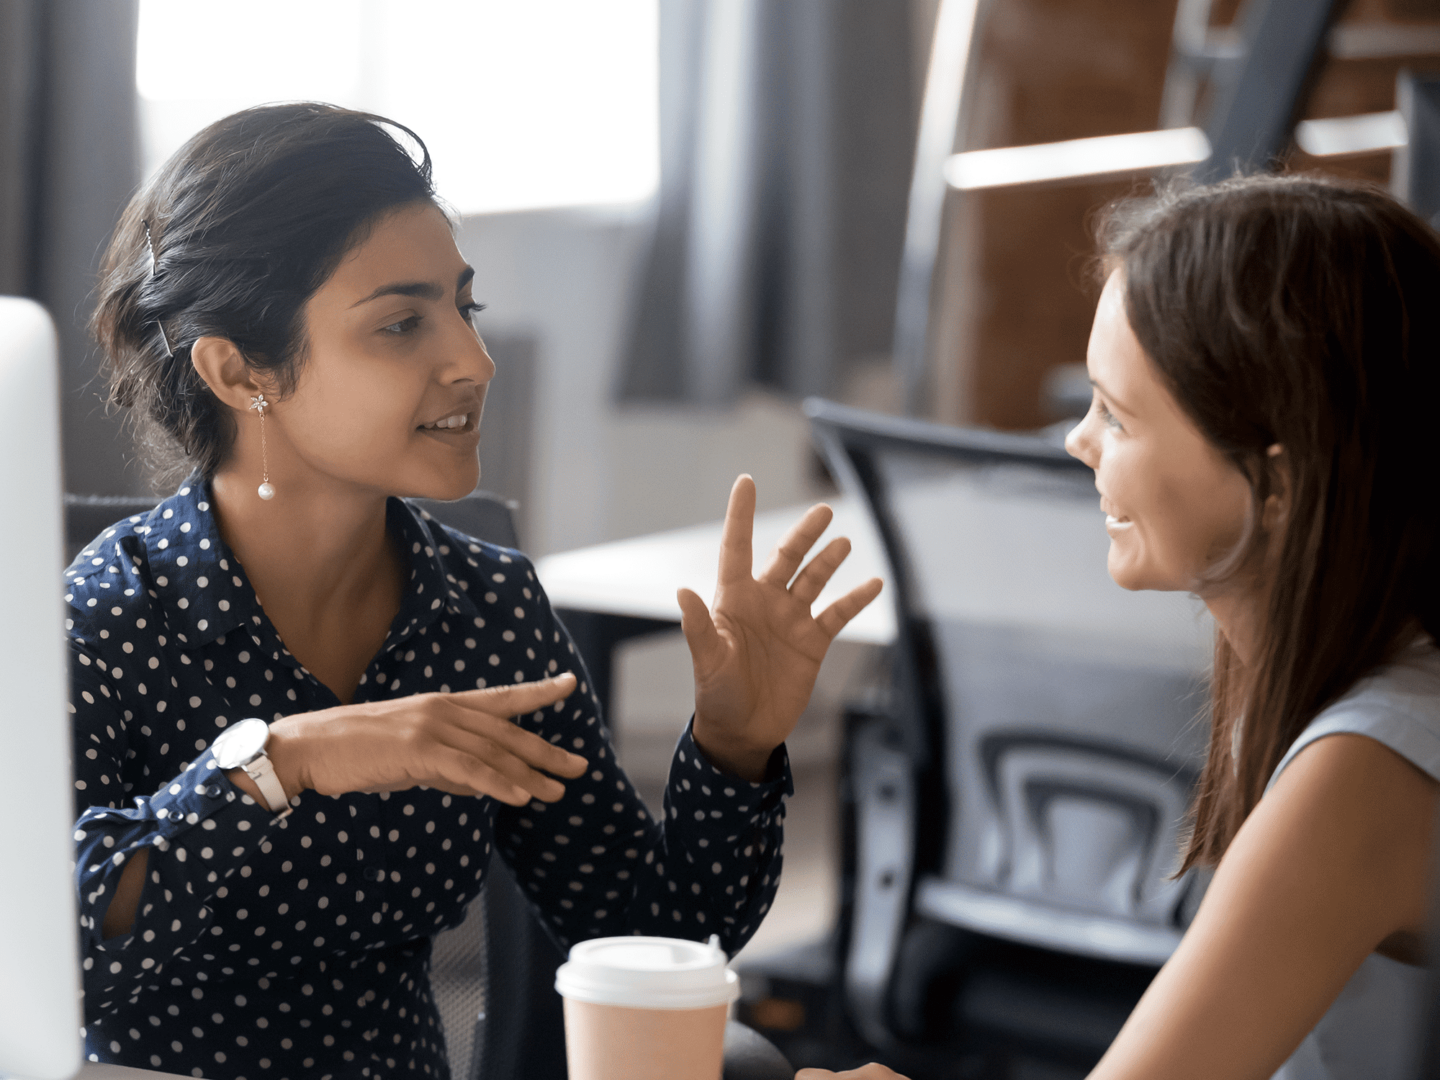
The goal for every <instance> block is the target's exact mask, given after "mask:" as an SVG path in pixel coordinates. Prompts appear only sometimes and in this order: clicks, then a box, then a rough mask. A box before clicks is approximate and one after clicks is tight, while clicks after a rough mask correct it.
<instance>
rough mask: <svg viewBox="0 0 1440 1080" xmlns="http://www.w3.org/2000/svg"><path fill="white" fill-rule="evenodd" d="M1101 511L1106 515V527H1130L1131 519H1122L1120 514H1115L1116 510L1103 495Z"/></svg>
mask: <svg viewBox="0 0 1440 1080" xmlns="http://www.w3.org/2000/svg"><path fill="white" fill-rule="evenodd" d="M1100 509H1101V510H1102V511H1103V512H1104V514H1105V524H1106V525H1128V524H1129V523H1130V519H1129V518H1128V517H1121V516H1120V515H1119V514H1117V513H1115V508H1114V507H1113V506H1111V505H1110V502H1109V500H1108V499H1106V498H1105V497H1104V496H1103V495H1102V496H1101V497H1100Z"/></svg>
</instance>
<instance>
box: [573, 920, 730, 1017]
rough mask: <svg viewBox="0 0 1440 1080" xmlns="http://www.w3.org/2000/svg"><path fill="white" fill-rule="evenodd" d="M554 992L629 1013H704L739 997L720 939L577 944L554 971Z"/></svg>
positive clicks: (631, 939)
mask: <svg viewBox="0 0 1440 1080" xmlns="http://www.w3.org/2000/svg"><path fill="white" fill-rule="evenodd" d="M555 989H556V990H558V991H560V993H561V994H562V995H564V996H565V997H567V998H570V999H571V1000H573V1001H588V1002H590V1003H592V1004H595V1005H623V1006H626V1007H628V1008H632V1009H704V1008H708V1007H709V1006H712V1005H728V1004H729V1003H730V1002H732V1001H734V1000H735V999H736V998H738V997H739V996H740V980H739V979H738V978H737V977H736V975H735V973H734V972H733V971H731V970H730V969H729V968H727V967H726V966H725V952H724V950H723V949H721V948H720V939H719V938H718V937H715V936H711V938H710V940H709V941H708V942H706V943H704V944H702V943H700V942H698V941H686V940H685V939H683V938H667V937H608V938H595V939H593V940H591V941H582V942H580V943H579V944H578V945H573V946H571V948H570V959H569V960H568V961H567V962H566V963H563V964H561V965H560V967H559V969H558V970H556V972H555Z"/></svg>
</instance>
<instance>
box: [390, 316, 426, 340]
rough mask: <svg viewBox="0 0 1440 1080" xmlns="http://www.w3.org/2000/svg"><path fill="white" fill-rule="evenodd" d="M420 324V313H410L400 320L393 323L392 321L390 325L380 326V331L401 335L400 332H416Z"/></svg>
mask: <svg viewBox="0 0 1440 1080" xmlns="http://www.w3.org/2000/svg"><path fill="white" fill-rule="evenodd" d="M419 325H420V316H419V315H409V316H406V317H405V318H403V319H401V320H400V321H399V322H393V323H391V324H390V325H389V326H383V327H381V328H380V332H381V333H382V334H396V335H400V334H411V333H414V332H415V330H416V328H417V327H419Z"/></svg>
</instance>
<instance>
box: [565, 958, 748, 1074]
mask: <svg viewBox="0 0 1440 1080" xmlns="http://www.w3.org/2000/svg"><path fill="white" fill-rule="evenodd" d="M555 989H556V990H558V991H560V994H561V995H562V996H563V997H564V999H565V1053H566V1056H567V1058H568V1059H569V1063H570V1080H719V1077H720V1071H721V1068H722V1064H723V1060H724V1043H725V1019H726V1015H727V1014H728V1012H729V1009H730V1003H731V1002H733V1001H734V1000H735V999H736V998H737V997H739V996H740V983H739V980H738V979H737V978H736V976H735V973H734V972H733V971H731V970H729V969H728V968H727V967H726V966H725V953H724V952H723V951H722V950H721V948H720V942H719V938H716V937H712V938H711V939H710V941H709V943H708V944H701V943H699V942H695V941H686V940H683V939H681V938H661V937H613V938H596V939H595V940H593V941H582V942H581V943H580V944H578V945H576V946H574V947H573V948H571V950H570V959H569V961H568V962H566V963H564V964H562V965H560V968H559V970H557V971H556V972H555Z"/></svg>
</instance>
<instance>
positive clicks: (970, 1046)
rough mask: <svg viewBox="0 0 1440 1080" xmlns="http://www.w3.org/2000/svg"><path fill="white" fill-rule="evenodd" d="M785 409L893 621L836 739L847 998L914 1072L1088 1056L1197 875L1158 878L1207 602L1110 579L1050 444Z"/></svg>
mask: <svg viewBox="0 0 1440 1080" xmlns="http://www.w3.org/2000/svg"><path fill="white" fill-rule="evenodd" d="M806 413H807V415H808V416H809V417H810V420H811V424H812V430H813V433H814V435H815V438H816V441H817V443H818V444H819V447H820V449H821V452H822V454H823V455H824V457H825V460H826V462H827V463H828V465H829V466H830V468H831V471H832V472H833V473H834V475H835V476H836V477H837V479H838V480H839V482H840V483H841V486H842V487H843V488H844V489H845V490H846V491H848V492H850V493H852V494H854V495H855V496H857V497H859V498H862V499H864V500H865V502H866V503H867V505H868V506H869V508H870V510H871V512H872V514H873V516H874V518H875V522H876V525H877V529H878V532H879V533H880V536H881V537H882V540H883V542H884V545H885V548H886V552H887V555H888V557H889V560H890V563H891V567H892V575H891V580H890V581H889V582H887V593H888V594H889V596H890V601H891V602H893V603H895V604H896V606H897V609H898V614H899V619H898V625H899V628H900V633H899V641H898V643H897V646H896V648H895V651H894V657H893V685H892V687H891V688H890V693H889V695H888V704H887V705H885V707H883V708H881V709H877V710H873V711H872V712H871V713H870V714H869V715H866V714H863V713H862V714H859V715H857V717H856V718H855V720H854V722H853V723H852V724H851V725H850V730H849V732H848V736H847V750H846V761H845V768H846V770H847V778H846V782H847V788H848V795H849V798H850V799H851V801H852V805H853V822H852V823H851V835H852V836H853V851H852V852H851V854H850V859H851V864H852V865H851V872H850V873H849V874H848V875H847V878H848V880H849V883H850V884H849V886H848V888H849V890H850V892H849V895H848V896H846V897H845V898H844V899H843V900H842V911H844V912H845V913H846V916H845V917H846V925H844V926H842V927H841V928H840V929H841V933H840V936H839V948H840V950H841V955H840V957H839V958H838V959H839V964H838V978H839V980H840V981H841V982H842V984H843V991H842V992H843V1000H844V1007H845V1010H846V1012H847V1013H848V1015H849V1018H850V1021H851V1022H852V1024H853V1026H854V1028H855V1029H856V1030H857V1031H858V1032H859V1033H860V1034H861V1035H862V1036H863V1037H864V1039H865V1040H866V1041H867V1042H868V1043H869V1044H870V1045H871V1046H872V1047H875V1048H876V1049H877V1050H879V1051H881V1053H882V1056H887V1057H888V1058H889V1059H890V1060H891V1061H894V1062H897V1063H899V1064H900V1065H902V1066H904V1067H905V1068H909V1069H913V1070H914V1073H915V1074H921V1075H923V1074H925V1073H926V1072H927V1071H928V1072H931V1074H934V1073H937V1072H941V1071H943V1070H944V1065H943V1062H945V1061H947V1060H951V1061H953V1059H954V1057H955V1056H956V1055H957V1054H966V1055H970V1056H971V1057H973V1056H974V1055H975V1054H977V1053H979V1054H982V1055H983V1054H985V1053H992V1052H993V1053H997V1054H1004V1053H1012V1052H1013V1053H1023V1054H1025V1055H1031V1056H1037V1055H1038V1056H1040V1057H1042V1058H1046V1059H1048V1060H1053V1061H1055V1062H1056V1063H1062V1064H1064V1063H1068V1064H1069V1065H1070V1066H1072V1067H1074V1068H1077V1069H1078V1068H1083V1067H1086V1066H1087V1065H1088V1064H1093V1063H1094V1061H1095V1060H1098V1057H1099V1055H1100V1054H1101V1053H1102V1052H1103V1051H1104V1048H1105V1047H1106V1046H1107V1045H1108V1044H1109V1042H1110V1041H1111V1040H1112V1039H1113V1037H1114V1035H1115V1033H1116V1032H1117V1031H1118V1030H1119V1027H1120V1024H1121V1023H1122V1022H1123V1021H1124V1018H1125V1017H1126V1016H1127V1015H1128V1013H1129V1011H1130V1009H1131V1007H1133V1005H1134V1002H1135V1001H1136V1000H1137V999H1138V997H1139V995H1140V993H1141V992H1143V990H1144V987H1145V986H1146V985H1147V984H1148V982H1149V979H1150V977H1151V976H1152V975H1153V974H1154V972H1155V970H1157V969H1158V967H1159V966H1160V964H1162V963H1163V962H1164V960H1165V959H1166V958H1167V957H1168V956H1169V955H1170V953H1171V951H1173V949H1174V947H1175V946H1176V944H1178V942H1179V940H1180V936H1181V934H1182V932H1183V930H1184V928H1185V926H1186V925H1187V924H1188V921H1189V918H1190V916H1191V914H1192V913H1193V911H1194V908H1195V906H1196V904H1197V903H1198V900H1199V895H1200V892H1201V891H1202V885H1203V882H1201V881H1200V880H1199V879H1197V877H1196V876H1195V875H1192V874H1187V875H1186V876H1185V877H1183V878H1181V879H1179V880H1174V881H1172V880H1170V879H1169V874H1170V873H1171V872H1172V870H1173V869H1174V867H1175V864H1176V862H1177V845H1178V835H1177V830H1178V828H1179V827H1180V825H1181V822H1182V820H1183V817H1184V814H1185V811H1186V808H1187V805H1188V802H1189V798H1190V794H1191V789H1192V786H1193V784H1194V782H1195V779H1196V777H1197V775H1198V771H1199V767H1200V765H1201V764H1202V762H1203V752H1204V745H1203V742H1204V730H1205V728H1204V724H1203V723H1197V722H1196V720H1197V713H1198V712H1199V711H1200V710H1201V709H1202V707H1203V705H1204V702H1205V700H1206V698H1205V694H1204V687H1205V681H1206V677H1207V671H1208V667H1209V658H1210V639H1211V632H1210V624H1209V620H1208V615H1207V614H1206V613H1205V612H1204V610H1203V608H1202V607H1201V606H1200V605H1199V603H1198V601H1195V600H1194V599H1193V598H1190V597H1188V596H1184V595H1180V594H1166V593H1127V592H1125V591H1124V590H1122V589H1120V588H1119V587H1118V586H1116V585H1115V584H1114V583H1113V582H1112V581H1111V580H1110V578H1109V575H1108V573H1107V571H1106V553H1107V549H1108V543H1109V541H1108V538H1107V536H1106V533H1105V531H1104V527H1103V520H1104V519H1103V517H1102V515H1101V512H1100V510H1099V501H1098V496H1097V494H1096V491H1095V486H1094V475H1093V473H1092V472H1091V470H1090V469H1089V468H1088V467H1086V466H1085V465H1084V464H1082V463H1081V462H1079V461H1077V460H1075V459H1073V458H1071V457H1069V456H1068V455H1067V454H1066V453H1065V451H1064V449H1063V447H1062V446H1060V445H1057V444H1056V441H1055V440H1053V439H1051V438H1047V437H1043V436H1028V435H1013V434H1004V433H999V432H991V431H981V430H971V429H962V428H950V427H942V426H939V425H934V424H927V423H922V422H919V421H914V420H905V419H898V418H894V417H887V416H881V415H879V414H875V413H868V412H863V411H861V410H857V409H849V408H845V407H842V406H839V405H835V404H832V403H829V402H824V401H818V400H813V399H812V400H811V401H809V402H807V403H806ZM927 1046H928V1047H930V1048H931V1049H932V1050H933V1051H934V1053H933V1054H929V1055H928V1056H927V1055H926V1054H924V1053H921V1054H919V1056H917V1055H916V1054H915V1053H914V1052H913V1051H915V1050H916V1048H919V1047H927ZM946 1075H948V1073H946Z"/></svg>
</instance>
